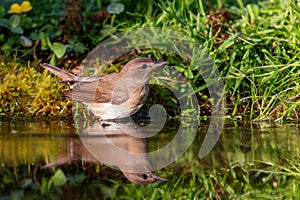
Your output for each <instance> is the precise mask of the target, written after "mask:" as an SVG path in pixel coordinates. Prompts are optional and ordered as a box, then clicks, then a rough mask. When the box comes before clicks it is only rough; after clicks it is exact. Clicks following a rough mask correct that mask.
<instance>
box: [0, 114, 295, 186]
mask: <svg viewBox="0 0 300 200" xmlns="http://www.w3.org/2000/svg"><path fill="white" fill-rule="evenodd" d="M179 124H180V123H179V122H177V121H174V120H172V121H168V122H167V123H166V125H165V126H164V127H163V128H162V127H151V129H146V128H145V127H146V126H143V127H140V126H136V125H135V124H128V123H121V124H110V125H107V124H104V125H103V124H101V123H96V124H94V125H92V126H89V127H85V128H83V129H82V130H80V131H79V132H80V133H81V134H80V135H78V131H77V130H76V129H75V128H74V125H73V124H72V123H67V122H61V121H53V122H35V123H33V122H32V123H31V122H1V123H0V155H1V161H0V162H1V168H2V169H1V170H0V173H1V174H0V177H2V179H4V177H6V175H7V170H11V174H13V175H11V176H13V177H15V178H16V177H24V176H25V177H26V176H30V175H31V174H33V173H35V172H32V169H34V171H38V172H39V173H38V174H35V176H37V177H35V178H36V179H37V182H38V183H41V182H42V179H43V177H44V176H46V177H47V178H48V180H49V177H51V175H53V173H52V174H50V175H49V172H51V169H52V168H53V167H62V168H63V169H64V172H65V173H66V174H68V170H70V171H71V170H73V173H75V175H76V173H78V175H80V174H82V173H83V172H84V171H85V167H86V165H88V166H89V167H92V168H93V169H96V171H97V173H95V174H97V175H95V177H97V178H98V179H99V176H100V179H101V176H104V177H106V178H109V179H115V180H116V181H121V182H125V183H126V182H128V180H127V181H126V179H125V178H124V176H122V174H121V173H120V171H119V170H121V172H122V173H123V175H125V177H127V175H128V173H139V172H145V171H149V172H150V171H154V172H153V173H156V172H157V171H160V170H161V167H163V168H162V170H163V171H164V170H167V171H168V172H169V174H162V175H160V176H161V177H163V178H170V177H168V175H170V173H172V171H173V170H174V173H175V171H176V169H180V168H184V167H186V166H189V165H192V164H193V165H196V166H197V168H199V169H201V170H202V171H203V170H204V171H205V170H207V171H209V170H212V169H226V168H228V169H230V168H232V166H234V165H236V164H237V165H239V166H243V165H248V166H249V165H250V166H252V167H253V166H254V167H255V166H257V168H259V169H264V168H262V167H261V166H262V165H264V166H265V165H268V166H274V165H278V166H284V165H289V164H290V163H289V162H290V161H292V160H293V159H294V158H297V157H299V150H300V134H299V133H300V131H299V128H300V124H299V123H294V122H293V123H286V124H283V125H277V124H273V123H254V124H247V123H243V122H239V121H227V122H226V123H225V126H224V128H223V129H222V134H221V135H220V138H219V140H218V141H217V143H216V145H215V146H214V147H213V149H212V151H211V152H209V154H208V155H207V156H205V157H204V158H200V157H199V151H200V148H201V146H202V143H203V141H204V138H205V136H206V134H207V130H208V126H209V123H208V122H205V121H204V122H201V123H200V125H199V127H188V126H187V127H185V128H183V130H182V133H181V137H179V138H177V139H178V140H177V142H176V145H175V146H173V147H170V148H168V149H167V148H166V149H164V151H163V152H159V150H161V149H162V148H164V147H168V146H171V145H169V144H170V143H171V142H172V141H174V138H175V136H176V134H178V128H179ZM156 128H157V129H156ZM161 128H162V130H160V133H159V134H156V135H155V134H154V135H153V136H152V137H151V138H147V137H146V136H147V135H149V134H152V132H156V131H158V130H159V129H161ZM141 130H142V131H141ZM195 131H196V134H195V135H193V132H195ZM186 141H188V142H186ZM186 147H188V149H185V148H186ZM128 152H129V153H128ZM149 152H150V153H149ZM157 152H159V153H157ZM182 153H183V155H181V154H182ZM99 160H100V161H101V162H102V163H105V164H106V165H102V164H100V165H99V162H98V161H99ZM72 164H73V165H74V164H76V169H79V170H77V171H76V170H74V168H69V166H72ZM107 165H108V166H110V167H106V166H107ZM24 166H25V169H26V166H27V169H28V170H25V171H24V170H18V169H19V167H21V168H22V167H23V168H24ZM97 166H98V167H97ZM99 166H100V167H99ZM101 170H109V171H108V172H105V173H101ZM115 174H117V175H115ZM39 176H41V177H39ZM11 178H12V177H11ZM127 178H128V177H127ZM175 178H176V177H175ZM16 181H17V182H18V181H24V179H19V178H16ZM129 181H131V182H134V181H132V180H131V179H130V178H129ZM0 186H1V185H0ZM3 187H4V186H3Z"/></svg>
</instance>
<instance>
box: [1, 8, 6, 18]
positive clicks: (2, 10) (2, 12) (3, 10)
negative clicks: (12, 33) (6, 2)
mask: <svg viewBox="0 0 300 200" xmlns="http://www.w3.org/2000/svg"><path fill="white" fill-rule="evenodd" d="M4 16H5V8H4V7H3V6H0V18H4Z"/></svg>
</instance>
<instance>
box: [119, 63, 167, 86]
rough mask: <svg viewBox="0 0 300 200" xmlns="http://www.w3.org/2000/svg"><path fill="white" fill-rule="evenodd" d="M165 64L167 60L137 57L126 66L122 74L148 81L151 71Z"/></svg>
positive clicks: (133, 78)
mask: <svg viewBox="0 0 300 200" xmlns="http://www.w3.org/2000/svg"><path fill="white" fill-rule="evenodd" d="M165 64H167V62H166V61H157V60H153V59H151V58H146V57H141V58H135V59H133V60H131V61H130V62H128V63H127V64H126V65H125V66H124V68H123V69H122V71H121V72H120V74H122V76H123V77H124V76H126V77H128V78H129V79H132V80H142V81H148V80H149V78H150V75H151V72H153V71H154V70H156V69H157V68H158V67H160V66H163V65H165Z"/></svg>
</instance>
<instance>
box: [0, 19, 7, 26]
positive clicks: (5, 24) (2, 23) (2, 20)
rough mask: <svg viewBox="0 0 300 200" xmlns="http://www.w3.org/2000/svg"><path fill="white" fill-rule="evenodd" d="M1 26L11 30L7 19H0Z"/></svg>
mask: <svg viewBox="0 0 300 200" xmlns="http://www.w3.org/2000/svg"><path fill="white" fill-rule="evenodd" d="M0 26H3V27H5V28H9V25H8V21H7V19H0Z"/></svg>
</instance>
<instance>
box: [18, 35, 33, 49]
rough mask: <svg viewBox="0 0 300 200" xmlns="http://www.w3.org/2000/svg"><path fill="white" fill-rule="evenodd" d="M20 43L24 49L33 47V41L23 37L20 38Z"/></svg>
mask: <svg viewBox="0 0 300 200" xmlns="http://www.w3.org/2000/svg"><path fill="white" fill-rule="evenodd" d="M20 43H21V45H22V46H23V47H31V46H32V40H30V39H29V38H27V37H25V36H24V35H22V36H21V37H20Z"/></svg>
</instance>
